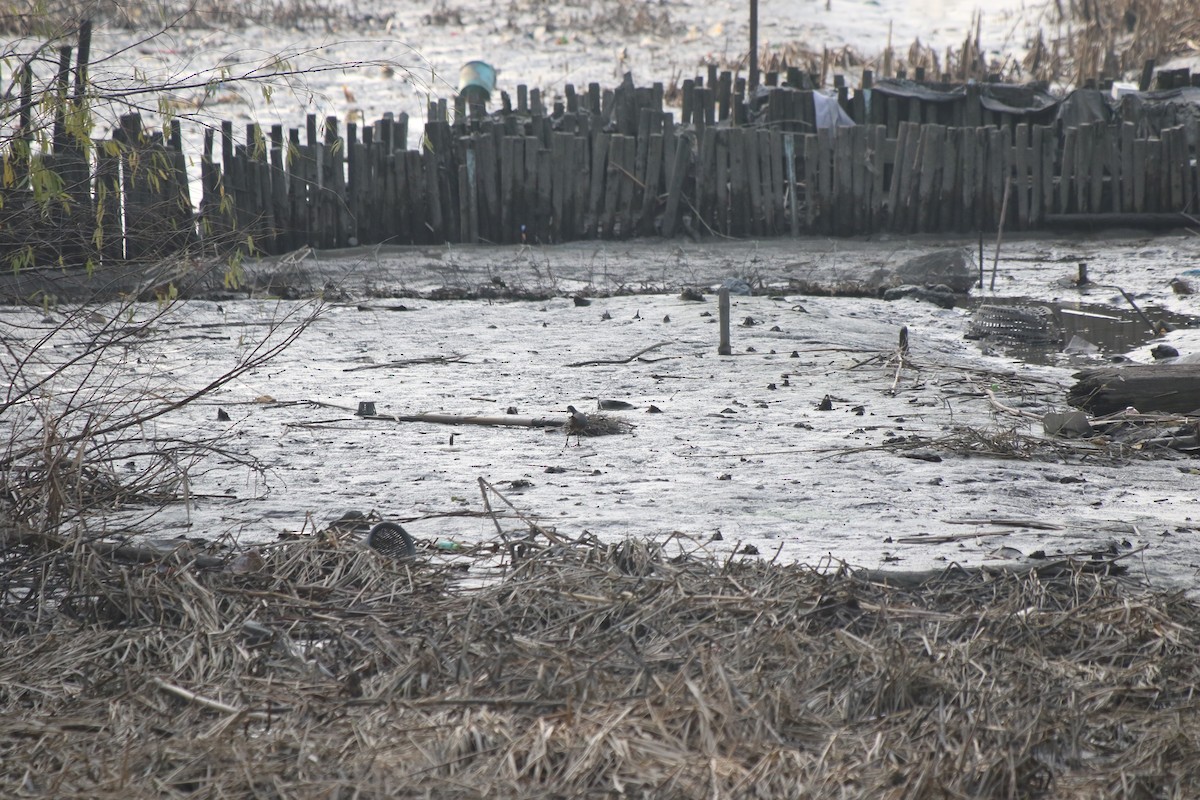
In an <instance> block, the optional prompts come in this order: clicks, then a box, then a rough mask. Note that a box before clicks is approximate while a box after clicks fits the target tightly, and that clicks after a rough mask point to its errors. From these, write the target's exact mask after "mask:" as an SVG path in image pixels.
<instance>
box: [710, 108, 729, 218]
mask: <svg viewBox="0 0 1200 800" xmlns="http://www.w3.org/2000/svg"><path fill="white" fill-rule="evenodd" d="M729 134H730V129H729V128H723V129H721V130H719V131H717V139H716V149H715V151H714V153H715V158H716V163H715V170H714V175H713V178H714V184H715V185H714V190H715V197H716V202H715V207H714V211H715V212H716V213H715V214H714V215H713V219H712V223H711V224H712V226H713V228H714V229H715V230H716V231H717V232H718V233H720V234H721V235H722V236H729V230H730V229H729Z"/></svg>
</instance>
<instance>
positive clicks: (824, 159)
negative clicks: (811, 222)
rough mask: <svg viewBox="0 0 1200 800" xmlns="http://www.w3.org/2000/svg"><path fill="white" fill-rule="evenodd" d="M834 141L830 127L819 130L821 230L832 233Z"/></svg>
mask: <svg viewBox="0 0 1200 800" xmlns="http://www.w3.org/2000/svg"><path fill="white" fill-rule="evenodd" d="M810 94H811V93H810ZM833 162H834V141H833V131H832V130H830V129H829V128H819V129H818V130H817V192H818V194H819V195H820V198H821V212H822V214H821V217H820V220H821V232H822V233H825V234H832V233H833V232H834V225H835V224H836V222H837V220H836V217H837V206H836V205H835V204H834V203H835V198H836V197H837V187H836V186H834V183H833V181H834V172H833Z"/></svg>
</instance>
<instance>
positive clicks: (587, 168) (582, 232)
mask: <svg viewBox="0 0 1200 800" xmlns="http://www.w3.org/2000/svg"><path fill="white" fill-rule="evenodd" d="M588 136H589V134H587V133H585V132H580V133H578V134H576V136H575V144H574V151H575V167H574V169H575V190H574V197H573V199H572V205H573V207H574V215H573V220H572V223H571V229H572V231H573V233H572V234H571V237H572V238H573V239H579V238H582V237H586V236H588V232H587V228H586V227H585V218H586V216H587V211H588V197H589V196H590V194H591V187H592V173H591V167H592V153H591V149H590V148H589V146H588V142H589V139H588Z"/></svg>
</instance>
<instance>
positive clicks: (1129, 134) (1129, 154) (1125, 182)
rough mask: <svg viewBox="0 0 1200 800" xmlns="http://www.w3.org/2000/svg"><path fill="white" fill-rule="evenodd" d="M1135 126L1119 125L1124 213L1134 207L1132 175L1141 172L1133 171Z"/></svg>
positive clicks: (1128, 124)
mask: <svg viewBox="0 0 1200 800" xmlns="http://www.w3.org/2000/svg"><path fill="white" fill-rule="evenodd" d="M1136 130H1137V126H1136V125H1134V124H1133V123H1132V122H1125V123H1122V124H1121V204H1122V206H1123V207H1124V209H1125V210H1126V211H1129V210H1131V209H1133V208H1134V207H1135V205H1136V201H1135V200H1134V197H1133V195H1134V183H1135V179H1134V175H1135V174H1136V172H1140V171H1141V170H1140V169H1138V170H1135V169H1134V152H1133V151H1134V145H1133V140H1134V138H1135V132H1136Z"/></svg>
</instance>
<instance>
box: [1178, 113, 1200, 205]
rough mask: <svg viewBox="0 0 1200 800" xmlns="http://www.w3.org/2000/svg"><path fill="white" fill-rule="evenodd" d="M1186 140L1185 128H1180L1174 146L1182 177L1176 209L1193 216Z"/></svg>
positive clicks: (1191, 185)
mask: <svg viewBox="0 0 1200 800" xmlns="http://www.w3.org/2000/svg"><path fill="white" fill-rule="evenodd" d="M1195 122H1196V121H1195V120H1193V121H1192V123H1195ZM1188 138H1189V137H1188V131H1187V128H1186V127H1180V128H1179V134H1178V138H1177V139H1176V145H1177V148H1178V149H1177V151H1176V158H1177V161H1178V164H1179V171H1180V174H1181V176H1182V189H1183V196H1182V198H1180V202H1179V203H1178V204H1177V205H1176V209H1177V210H1179V211H1187V212H1189V213H1192V214H1193V215H1194V214H1195V211H1196V205H1195V201H1194V199H1193V195H1194V193H1195V191H1194V181H1193V175H1192V155H1191V151H1190V150H1191V149H1190V147H1189V145H1188Z"/></svg>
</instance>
